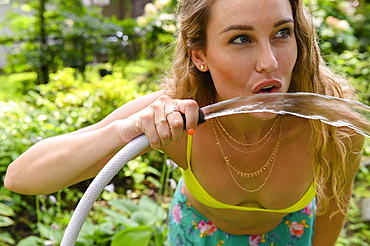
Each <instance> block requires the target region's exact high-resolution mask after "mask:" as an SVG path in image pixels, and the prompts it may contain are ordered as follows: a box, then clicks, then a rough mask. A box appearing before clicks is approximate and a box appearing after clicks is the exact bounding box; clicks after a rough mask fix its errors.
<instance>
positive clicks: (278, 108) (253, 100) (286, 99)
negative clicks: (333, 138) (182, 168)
mask: <svg viewBox="0 0 370 246" xmlns="http://www.w3.org/2000/svg"><path fill="white" fill-rule="evenodd" d="M201 111H202V112H203V114H204V118H205V119H210V118H214V117H218V116H225V115H232V114H240V113H253V112H271V113H278V114H291V115H295V116H299V117H303V118H307V119H316V120H320V121H322V122H324V123H326V124H329V125H332V126H336V127H341V126H346V127H349V128H352V129H354V130H356V131H357V132H358V133H360V134H363V135H364V136H366V137H370V107H369V106H367V105H365V104H362V103H359V102H356V101H352V100H347V99H340V98H337V97H331V96H323V95H319V94H313V93H302V92H299V93H269V94H267V93H265V94H256V95H253V96H249V97H239V98H233V99H230V100H226V101H222V102H219V103H215V104H212V105H208V106H205V107H203V108H201Z"/></svg>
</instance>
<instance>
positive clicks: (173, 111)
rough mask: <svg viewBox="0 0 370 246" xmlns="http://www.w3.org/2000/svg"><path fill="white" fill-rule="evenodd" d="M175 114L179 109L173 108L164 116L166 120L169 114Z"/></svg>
mask: <svg viewBox="0 0 370 246" xmlns="http://www.w3.org/2000/svg"><path fill="white" fill-rule="evenodd" d="M175 112H179V109H178V108H176V107H174V108H173V109H172V110H171V111H170V112H168V113H167V114H166V118H167V116H168V115H169V114H172V113H175Z"/></svg>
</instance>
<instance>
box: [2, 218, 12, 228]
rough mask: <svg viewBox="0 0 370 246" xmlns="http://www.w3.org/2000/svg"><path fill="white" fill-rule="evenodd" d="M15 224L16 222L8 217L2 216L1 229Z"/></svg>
mask: <svg viewBox="0 0 370 246" xmlns="http://www.w3.org/2000/svg"><path fill="white" fill-rule="evenodd" d="M13 224H14V221H13V220H12V219H10V218H8V217H5V216H0V227H7V226H11V225H13Z"/></svg>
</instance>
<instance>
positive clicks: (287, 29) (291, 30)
mask: <svg viewBox="0 0 370 246" xmlns="http://www.w3.org/2000/svg"><path fill="white" fill-rule="evenodd" d="M283 31H284V32H286V33H285V36H284V37H279V38H282V39H285V38H288V37H290V36H291V35H292V33H293V28H290V27H288V28H283V29H281V30H279V31H278V32H277V33H276V34H275V36H276V35H277V34H278V33H281V32H283ZM241 38H243V39H244V38H246V39H247V41H245V40H244V42H242V43H235V40H237V39H241ZM247 42H251V38H250V37H249V36H248V35H246V34H242V35H238V36H236V37H234V38H232V39H231V40H230V41H229V43H230V44H235V45H243V44H245V43H247Z"/></svg>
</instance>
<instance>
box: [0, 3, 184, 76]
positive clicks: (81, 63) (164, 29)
mask: <svg viewBox="0 0 370 246" xmlns="http://www.w3.org/2000/svg"><path fill="white" fill-rule="evenodd" d="M157 2H158V3H156V5H154V4H148V6H152V8H150V7H146V10H147V13H146V14H145V15H144V16H142V17H139V18H138V20H137V21H138V22H137V21H136V20H134V19H126V20H122V21H121V20H117V19H116V18H115V17H112V18H107V17H103V16H102V15H101V14H100V10H99V9H96V8H92V7H86V6H83V5H82V4H81V1H73V0H68V1H61V0H49V1H47V3H48V4H47V5H46V7H47V8H46V10H45V12H43V16H44V17H45V23H44V25H42V22H40V18H39V17H40V11H41V10H40V4H39V1H38V0H32V1H28V2H27V3H21V4H17V2H16V3H15V5H16V7H19V8H20V9H21V10H23V14H24V15H19V13H18V12H16V11H13V12H9V13H8V14H7V17H6V20H5V21H4V24H3V26H5V25H6V26H7V27H8V28H10V29H11V30H12V32H13V34H12V36H10V37H2V38H0V41H1V40H8V41H7V42H6V43H7V44H8V45H13V44H14V43H17V42H18V41H21V43H20V45H19V46H18V48H16V49H14V50H13V52H12V53H11V54H10V55H9V56H8V63H7V66H6V67H5V71H7V72H8V73H11V72H22V71H28V70H30V71H34V72H36V73H37V74H38V75H39V77H40V74H41V73H42V69H43V68H45V67H46V68H47V69H48V70H49V71H57V70H58V69H61V68H63V67H72V68H76V69H77V70H78V71H79V72H80V74H82V75H84V74H85V70H86V67H87V65H88V64H90V63H96V62H110V63H111V64H113V65H115V64H116V63H117V62H127V61H130V60H136V59H147V58H158V59H162V58H163V52H166V51H167V46H168V45H169V44H170V43H171V42H172V41H173V37H172V34H173V33H174V31H175V30H176V23H177V19H176V17H175V16H174V15H173V14H169V13H167V12H168V11H169V10H170V7H168V4H170V3H166V4H164V3H163V1H157ZM53 6H58V7H57V8H55V7H53ZM153 11H154V12H153ZM26 14H27V15H26ZM143 19H145V22H146V23H145V25H142V24H143V22H142V20H143ZM140 20H141V22H140ZM140 23H141V24H140ZM42 26H43V28H44V30H45V37H44V39H46V43H45V44H42V42H41V41H40V40H42V39H43V37H42V36H41V31H40V29H41V27H42ZM4 42H5V41H3V43H4ZM159 54H162V55H161V56H158V55H159Z"/></svg>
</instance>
